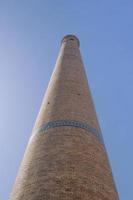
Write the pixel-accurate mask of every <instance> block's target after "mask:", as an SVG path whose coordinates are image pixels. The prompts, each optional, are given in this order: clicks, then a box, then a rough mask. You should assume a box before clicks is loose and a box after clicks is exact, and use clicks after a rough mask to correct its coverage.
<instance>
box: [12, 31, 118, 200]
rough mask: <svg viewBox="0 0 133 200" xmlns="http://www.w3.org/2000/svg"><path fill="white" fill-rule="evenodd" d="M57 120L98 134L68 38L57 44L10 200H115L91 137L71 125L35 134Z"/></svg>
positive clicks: (75, 45)
mask: <svg viewBox="0 0 133 200" xmlns="http://www.w3.org/2000/svg"><path fill="white" fill-rule="evenodd" d="M62 119H71V120H78V121H81V122H84V123H89V124H90V125H91V126H92V127H94V128H95V129H97V130H98V131H100V127H99V124H98V120H97V117H96V112H95V108H94V105H93V101H92V97H91V93H90V89H89V87H88V82H87V78H86V74H85V71H84V66H83V62H82V58H81V55H80V51H79V40H78V39H77V38H76V37H75V36H73V35H68V36H65V37H64V38H63V40H62V44H61V49H60V53H59V56H58V59H57V62H56V64H55V69H54V71H53V74H52V76H51V79H50V82H49V85H48V88H47V91H46V94H45V96H44V100H43V102H42V105H41V108H40V112H39V114H38V117H37V120H36V123H35V126H34V128H33V136H32V137H31V138H30V140H29V143H28V146H27V149H26V152H25V155H24V158H23V161H22V163H21V166H20V169H19V173H18V176H17V178H16V181H15V184H14V187H13V191H12V193H11V196H10V200H118V194H117V191H116V188H115V184H114V180H113V176H112V172H111V168H110V165H109V161H108V158H107V154H106V150H105V147H104V145H103V144H102V143H101V142H100V141H99V140H98V138H97V137H95V135H93V134H91V133H90V134H88V133H86V130H84V129H81V128H78V127H73V126H60V127H54V128H51V129H48V130H47V131H45V132H42V133H36V134H34V132H36V130H37V129H38V128H40V127H42V126H43V124H45V123H47V122H49V121H52V120H62Z"/></svg>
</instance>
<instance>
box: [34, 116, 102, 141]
mask: <svg viewBox="0 0 133 200" xmlns="http://www.w3.org/2000/svg"><path fill="white" fill-rule="evenodd" d="M61 126H72V127H77V128H82V129H84V130H86V131H87V132H88V133H89V134H90V133H91V134H93V135H94V136H95V137H97V139H98V140H100V142H102V143H103V138H102V134H101V132H100V131H98V130H97V129H95V128H93V127H91V126H90V125H89V124H87V123H83V122H80V121H76V120H70V119H62V120H55V121H50V122H47V123H45V124H44V125H42V126H41V127H40V128H39V129H37V130H36V131H33V135H36V134H38V133H43V132H46V131H47V130H48V129H51V128H55V127H61Z"/></svg>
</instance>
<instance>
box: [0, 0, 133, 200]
mask: <svg viewBox="0 0 133 200" xmlns="http://www.w3.org/2000/svg"><path fill="white" fill-rule="evenodd" d="M71 33H72V34H76V35H77V36H78V37H79V39H80V43H81V47H80V49H81V52H82V56H83V60H84V64H85V67H86V72H87V75H88V77H89V84H90V87H91V90H92V94H93V99H94V102H95V106H96V110H97V114H98V118H99V121H100V125H101V128H102V132H103V137H104V140H105V144H106V148H107V151H108V155H109V159H110V163H111V166H112V170H113V174H114V178H115V182H116V185H117V189H118V192H119V195H120V199H121V200H131V199H132V198H133V189H132V180H133V155H132V153H133V127H132V124H133V1H132V0H84V1H82V0H73V1H70V0H67V1H66V0H54V1H53V0H38V1H36V0H29V1H27V0H23V1H20V0H19V1H18V0H3V1H2V0H0V149H1V150H0V200H7V199H8V196H9V193H10V192H11V189H12V186H13V183H14V181H15V177H16V174H17V171H18V168H19V165H20V162H21V159H22V157H23V154H24V150H25V147H26V145H27V142H28V139H29V137H30V134H31V130H32V127H33V124H34V122H35V119H36V116H37V113H38V111H39V107H40V104H41V101H42V98H43V94H44V92H45V90H46V87H47V84H48V81H49V78H50V76H51V73H52V70H53V67H54V64H55V61H56V58H57V55H58V51H59V48H60V40H61V39H62V37H63V36H64V35H66V34H71Z"/></svg>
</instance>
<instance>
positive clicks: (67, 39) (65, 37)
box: [61, 35, 80, 46]
mask: <svg viewBox="0 0 133 200" xmlns="http://www.w3.org/2000/svg"><path fill="white" fill-rule="evenodd" d="M72 40H73V41H76V42H77V43H78V46H80V42H79V39H78V38H77V37H76V36H75V35H65V36H64V37H63V39H62V40H61V44H62V43H63V42H67V41H72Z"/></svg>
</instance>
